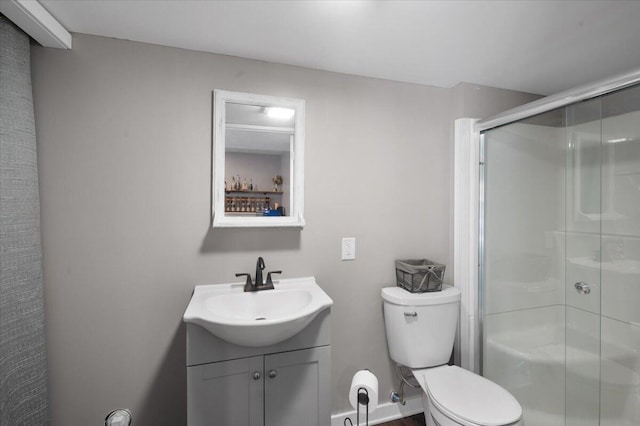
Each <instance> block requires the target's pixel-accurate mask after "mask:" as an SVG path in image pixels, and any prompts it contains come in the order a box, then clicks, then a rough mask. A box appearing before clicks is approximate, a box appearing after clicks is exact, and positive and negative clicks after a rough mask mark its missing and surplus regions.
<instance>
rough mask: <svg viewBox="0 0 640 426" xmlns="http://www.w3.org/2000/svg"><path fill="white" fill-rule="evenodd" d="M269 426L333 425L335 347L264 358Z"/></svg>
mask: <svg viewBox="0 0 640 426" xmlns="http://www.w3.org/2000/svg"><path fill="white" fill-rule="evenodd" d="M264 374H265V377H264V401H265V415H264V418H265V422H264V424H265V426H300V425H305V426H329V425H330V424H331V401H330V399H329V397H330V392H329V386H330V383H331V347H330V346H322V347H318V348H313V349H305V350H301V351H292V352H283V353H279V354H274V355H267V356H265V357H264Z"/></svg>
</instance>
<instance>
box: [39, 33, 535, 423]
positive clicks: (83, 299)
mask: <svg viewBox="0 0 640 426" xmlns="http://www.w3.org/2000/svg"><path fill="white" fill-rule="evenodd" d="M32 57H33V81H34V97H35V106H36V122H37V131H38V137H39V140H38V144H39V150H40V151H39V156H40V161H39V167H40V173H41V199H42V232H43V247H44V253H45V256H44V260H45V263H44V274H45V275H44V278H45V294H46V312H47V318H46V320H47V343H48V347H49V366H50V386H51V401H50V402H51V414H52V420H53V421H52V424H53V425H63V424H92V423H93V424H97V423H98V422H100V421H101V419H103V418H104V416H105V414H106V413H107V412H108V411H109V410H110V409H112V408H114V407H129V408H131V409H132V410H133V412H134V417H135V420H136V423H135V424H136V425H153V424H184V423H185V416H186V374H185V367H184V365H185V354H184V352H185V342H184V339H185V333H184V326H183V324H182V322H181V317H182V313H183V311H184V308H185V307H186V305H187V303H188V300H189V297H190V294H191V290H192V288H193V286H194V285H195V284H203V283H221V282H229V281H234V280H235V278H234V276H233V274H234V273H235V272H241V271H251V270H252V269H253V268H254V266H255V261H256V258H257V257H258V256H259V255H260V256H264V258H265V261H266V263H267V267H269V268H273V269H282V270H284V274H283V277H296V276H307V275H315V277H316V279H317V281H318V283H319V284H320V286H321V287H322V288H323V289H324V290H325V291H326V292H327V293H328V294H329V296H331V297H332V298H333V300H334V302H335V304H334V307H333V311H332V333H333V335H332V343H333V352H332V398H333V405H332V410H333V412H341V411H344V410H347V409H350V406H349V403H348V400H347V392H348V388H349V385H350V381H351V377H352V375H353V374H354V373H355V371H356V370H358V369H361V368H369V369H371V370H373V371H374V372H375V374H376V375H377V376H378V378H379V380H380V392H379V393H380V395H382V396H383V397H386V395H388V393H389V391H391V389H392V388H394V387H396V386H397V383H396V379H395V377H394V376H393V372H392V366H391V362H390V360H389V358H388V352H387V348H386V340H385V334H384V324H383V318H382V310H381V299H380V289H381V288H382V287H385V286H389V285H394V268H393V261H394V259H397V258H406V257H421V256H425V257H429V258H430V259H433V260H436V261H439V262H444V263H446V264H447V265H448V266H449V268H450V269H449V271H451V269H452V268H451V266H452V258H451V253H452V250H451V244H452V242H451V237H450V235H449V234H450V231H449V230H450V222H451V220H452V210H451V206H450V202H449V201H450V192H451V188H452V168H453V167H452V163H453V155H452V152H453V151H452V149H451V148H450V145H451V117H452V116H454V115H455V112H456V111H458V110H459V107H458V105H459V102H460V99H458V98H459V97H458V96H457V94H456V90H451V89H443V88H435V87H428V86H419V85H412V84H404V83H397V82H391V81H385V80H378V79H371V78H362V77H355V76H349V75H343V74H335V73H329V72H323V71H315V70H310V69H304V68H298V67H292V66H284V65H277V64H271V63H265V62H259V61H252V60H247V59H240V58H234V57H228V56H222V55H213V54H207V53H200V52H193V51H187V50H180V49H174V48H167V47H161V46H154V45H147V44H141V43H134V42H127V41H120V40H114V39H107V38H101V37H95V36H87V35H78V34H76V35H74V48H73V50H71V51H61V50H53V49H46V48H34V49H33V54H32ZM213 89H226V90H235V91H244V92H254V93H260V94H267V95H278V96H288V97H295V98H302V99H305V100H306V108H307V109H306V115H307V122H306V125H307V134H306V176H305V181H306V196H305V201H306V205H305V211H306V219H307V225H306V226H305V228H304V229H303V230H302V231H300V230H255V229H253V230H233V229H224V230H219V229H216V230H211V229H210V227H209V224H210V204H211V196H210V190H211V188H210V182H211V113H212V111H211V91H212V90H213ZM486 90H487V91H491V90H492V89H486ZM491 93H497V96H498V97H500V94H501V93H502V92H501V91H498V92H491ZM510 93H511V94H513V92H510ZM510 96H511V95H510ZM463 98H465V97H464V96H463ZM501 99H502V98H501ZM529 99H530V97H528V96H527V95H523V94H516V95H515V96H512V97H510V98H509V101H508V102H504V103H507V104H510V105H506V106H505V108H506V107H511V106H515V105H517V104H519V103H523V102H524V101H527V100H529ZM492 102H494V100H491V102H490V103H488V104H487V105H486V106H485V107H486V109H491V108H494V106H493V103H492ZM501 106H503V105H502V104H501ZM343 236H352V237H356V238H357V259H356V260H355V261H351V262H341V261H340V239H341V237H343Z"/></svg>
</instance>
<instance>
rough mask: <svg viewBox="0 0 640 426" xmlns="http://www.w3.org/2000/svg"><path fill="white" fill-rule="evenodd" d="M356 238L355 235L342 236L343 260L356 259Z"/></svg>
mask: <svg viewBox="0 0 640 426" xmlns="http://www.w3.org/2000/svg"><path fill="white" fill-rule="evenodd" d="M355 258H356V239H355V237H344V238H342V260H355Z"/></svg>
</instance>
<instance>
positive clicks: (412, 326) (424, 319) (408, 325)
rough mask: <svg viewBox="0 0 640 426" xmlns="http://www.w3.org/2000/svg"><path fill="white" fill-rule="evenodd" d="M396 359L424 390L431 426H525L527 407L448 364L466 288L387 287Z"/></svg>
mask: <svg viewBox="0 0 640 426" xmlns="http://www.w3.org/2000/svg"><path fill="white" fill-rule="evenodd" d="M382 299H383V306H384V321H385V328H386V332H387V344H388V347H389V354H390V356H391V359H392V360H393V361H395V362H396V363H398V364H400V365H403V366H405V367H408V368H410V369H411V372H412V373H413V375H414V376H415V378H416V379H417V380H418V383H419V384H420V387H421V388H422V391H423V395H422V401H423V404H424V414H425V420H426V422H427V426H458V425H463V426H519V425H521V424H522V408H521V407H520V404H519V403H518V401H517V400H516V399H515V398H514V397H513V395H511V394H510V393H509V392H508V391H506V390H505V389H504V388H502V387H501V386H499V385H498V384H496V383H493V382H492V381H490V380H488V379H486V378H484V377H482V376H479V375H477V374H475V373H472V372H470V371H468V370H465V369H462V368H460V367H457V366H449V365H447V362H448V361H449V358H450V356H451V351H452V350H453V342H454V339H455V334H456V328H457V324H458V315H459V311H460V290H458V289H457V288H455V287H452V286H447V285H443V286H442V291H439V292H430V293H410V292H408V291H406V290H404V289H402V288H400V287H386V288H383V289H382Z"/></svg>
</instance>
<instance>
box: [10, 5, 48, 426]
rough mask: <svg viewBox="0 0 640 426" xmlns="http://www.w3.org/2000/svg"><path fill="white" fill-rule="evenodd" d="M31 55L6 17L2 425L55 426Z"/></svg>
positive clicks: (26, 42)
mask: <svg viewBox="0 0 640 426" xmlns="http://www.w3.org/2000/svg"><path fill="white" fill-rule="evenodd" d="M29 55H30V47H29V37H28V36H27V35H26V34H25V33H23V32H22V31H21V30H20V29H19V28H17V27H16V26H15V25H13V24H12V23H11V22H10V21H9V20H7V19H6V18H5V17H4V16H2V15H0V426H20V425H30V426H31V425H33V426H35V425H44V424H47V423H48V413H47V411H48V410H47V368H46V351H45V335H44V300H43V286H42V249H41V246H40V198H39V194H38V161H37V155H36V131H35V123H34V116H33V96H32V91H31V63H30V56H29Z"/></svg>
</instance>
